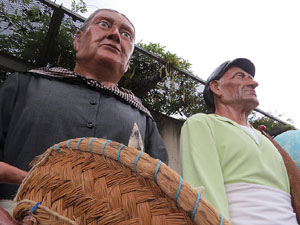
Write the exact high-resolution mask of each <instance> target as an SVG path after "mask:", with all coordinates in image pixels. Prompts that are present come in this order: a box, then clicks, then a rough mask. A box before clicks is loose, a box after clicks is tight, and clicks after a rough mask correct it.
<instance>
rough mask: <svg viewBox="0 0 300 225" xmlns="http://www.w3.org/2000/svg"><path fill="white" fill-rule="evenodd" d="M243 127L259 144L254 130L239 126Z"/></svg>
mask: <svg viewBox="0 0 300 225" xmlns="http://www.w3.org/2000/svg"><path fill="white" fill-rule="evenodd" d="M241 127H243V128H244V129H245V130H246V131H247V132H248V133H249V134H250V135H251V136H252V137H253V138H254V139H255V141H256V143H257V144H259V140H258V137H257V135H256V133H255V130H254V129H253V128H251V127H247V126H241Z"/></svg>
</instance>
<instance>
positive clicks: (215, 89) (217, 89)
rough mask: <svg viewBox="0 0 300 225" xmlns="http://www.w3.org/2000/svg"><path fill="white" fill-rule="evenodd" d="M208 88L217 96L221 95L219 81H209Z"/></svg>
mask: <svg viewBox="0 0 300 225" xmlns="http://www.w3.org/2000/svg"><path fill="white" fill-rule="evenodd" d="M209 88H210V90H211V91H212V92H213V93H214V94H215V95H217V96H220V95H221V89H220V81H218V80H213V81H211V82H210V83H209Z"/></svg>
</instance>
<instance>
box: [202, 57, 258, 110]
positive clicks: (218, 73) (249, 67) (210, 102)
mask: <svg viewBox="0 0 300 225" xmlns="http://www.w3.org/2000/svg"><path fill="white" fill-rule="evenodd" d="M234 66H236V67H239V68H241V69H242V70H244V71H245V72H247V73H249V74H251V75H252V76H253V77H254V76H255V66H254V64H253V63H252V62H251V61H250V60H249V59H246V58H237V59H234V60H231V61H226V62H224V63H222V64H221V65H220V66H219V67H217V68H216V69H215V70H214V72H213V73H212V74H211V75H210V76H209V77H208V78H207V80H206V84H205V87H204V91H203V97H204V101H205V103H206V105H207V106H208V107H209V108H211V109H213V110H215V102H214V95H213V93H212V91H211V90H210V87H209V83H210V82H211V81H213V80H220V79H221V77H223V75H224V73H225V72H226V71H227V70H228V69H229V68H231V67H234Z"/></svg>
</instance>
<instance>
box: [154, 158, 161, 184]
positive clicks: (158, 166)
mask: <svg viewBox="0 0 300 225" xmlns="http://www.w3.org/2000/svg"><path fill="white" fill-rule="evenodd" d="M160 164H161V160H159V161H158V163H157V167H156V171H155V174H154V181H155V183H157V180H156V178H157V174H158V171H159V168H160Z"/></svg>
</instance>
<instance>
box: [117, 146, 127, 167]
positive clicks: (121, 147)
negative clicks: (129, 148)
mask: <svg viewBox="0 0 300 225" xmlns="http://www.w3.org/2000/svg"><path fill="white" fill-rule="evenodd" d="M125 146H126V145H121V146H120V148H119V149H118V162H119V163H120V164H121V160H120V152H121V150H122V149H123V148H124V147H125Z"/></svg>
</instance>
